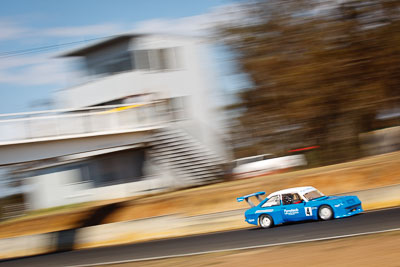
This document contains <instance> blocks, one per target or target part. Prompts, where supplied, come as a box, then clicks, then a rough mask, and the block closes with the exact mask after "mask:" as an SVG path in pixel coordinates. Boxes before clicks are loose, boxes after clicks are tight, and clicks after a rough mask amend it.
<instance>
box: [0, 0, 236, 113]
mask: <svg viewBox="0 0 400 267" xmlns="http://www.w3.org/2000/svg"><path fill="white" fill-rule="evenodd" d="M1 4H2V7H1V9H0V29H1V30H0V113H12V112H22V111H29V110H33V109H43V107H40V103H41V102H42V100H45V99H49V98H51V93H52V92H53V91H55V90H57V89H61V88H64V87H66V86H68V84H69V81H68V79H69V78H70V76H68V75H67V73H70V72H73V69H71V67H70V66H69V65H68V64H67V63H66V62H65V60H62V59H54V56H55V55H57V54H59V53H61V52H62V51H66V50H70V49H71V48H73V47H72V46H66V47H61V48H58V49H52V50H49V51H44V52H41V53H27V54H24V55H19V56H14V55H13V56H10V55H9V54H5V53H7V52H10V51H16V50H25V49H31V48H37V47H43V46H48V45H59V44H64V43H68V42H75V41H85V40H89V39H92V38H96V37H103V36H109V35H115V34H121V33H127V32H178V33H182V34H191V33H198V32H202V31H203V32H204V31H205V29H206V28H207V27H208V26H209V24H210V22H212V20H213V19H214V18H216V17H218V16H219V14H221V13H222V12H223V11H224V10H226V7H228V6H229V5H232V1H228V0H199V1H188V0H146V1H143V0H79V1H78V0H68V1H55V0H2V2H1ZM80 45H82V44H80ZM38 105H39V107H38ZM35 106H36V107H35Z"/></svg>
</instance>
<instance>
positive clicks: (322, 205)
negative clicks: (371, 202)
mask: <svg viewBox="0 0 400 267" xmlns="http://www.w3.org/2000/svg"><path fill="white" fill-rule="evenodd" d="M262 195H265V192H257V193H253V194H250V195H246V196H243V197H238V198H237V201H238V202H241V201H243V200H245V201H247V203H249V205H250V206H251V208H250V209H248V210H247V211H246V212H245V219H246V222H248V223H249V224H254V225H259V226H261V227H262V228H270V227H272V226H273V225H278V224H282V223H285V222H293V221H305V220H330V219H333V218H344V217H348V216H352V215H355V214H358V213H361V212H362V211H363V209H362V207H361V201H360V200H359V199H358V197H356V196H325V195H324V194H322V193H321V192H320V191H318V190H317V189H315V188H314V187H312V186H304V187H295V188H289V189H285V190H280V191H277V192H274V193H272V194H270V195H269V196H268V197H267V198H265V199H262V198H261V196H262ZM251 197H256V198H257V199H258V201H259V202H260V203H259V204H258V205H254V204H253V202H252V201H251V200H250V198H251Z"/></svg>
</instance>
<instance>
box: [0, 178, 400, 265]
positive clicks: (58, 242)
mask: <svg viewBox="0 0 400 267" xmlns="http://www.w3.org/2000/svg"><path fill="white" fill-rule="evenodd" d="M340 195H356V196H358V197H359V198H360V200H361V201H362V203H363V207H364V209H365V210H372V209H379V208H386V207H393V206H399V205H400V185H394V186H386V187H381V188H375V189H370V190H364V191H357V192H347V193H343V194H340ZM244 211H245V209H239V210H232V211H225V212H218V213H212V214H206V215H198V216H190V217H184V216H181V215H179V214H172V215H167V216H160V217H153V218H147V219H140V220H134V221H126V222H117V223H110V224H102V225H96V226H91V227H85V228H78V229H69V230H64V231H60V232H53V233H46V234H38V235H29V236H21V237H15V238H7V239H1V240H0V258H10V257H20V256H29V255H36V254H40V253H50V252H54V251H62V250H72V249H82V248H92V247H99V246H107V245H117V244H125V243H133V242H140V241H149V240H155V239H162V238H172V237H181V236H187V235H194V234H203V233H210V232H218V231H226V230H234V229H244V228H249V227H252V226H250V225H248V224H247V223H245V222H244V218H243V213H244Z"/></svg>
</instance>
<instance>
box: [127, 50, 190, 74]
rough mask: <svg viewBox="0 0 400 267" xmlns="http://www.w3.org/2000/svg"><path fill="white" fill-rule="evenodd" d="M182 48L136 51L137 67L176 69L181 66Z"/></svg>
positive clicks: (145, 68)
mask: <svg viewBox="0 0 400 267" xmlns="http://www.w3.org/2000/svg"><path fill="white" fill-rule="evenodd" d="M179 51H180V48H179V47H171V48H163V49H151V50H136V51H134V57H135V68H136V69H138V70H175V69H179V68H181V67H182V66H181V60H180V58H179V57H180V53H179Z"/></svg>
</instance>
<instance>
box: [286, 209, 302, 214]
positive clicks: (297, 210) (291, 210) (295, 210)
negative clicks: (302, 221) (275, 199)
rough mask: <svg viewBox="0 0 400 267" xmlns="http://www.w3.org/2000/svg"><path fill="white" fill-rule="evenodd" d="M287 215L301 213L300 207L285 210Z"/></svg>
mask: <svg viewBox="0 0 400 267" xmlns="http://www.w3.org/2000/svg"><path fill="white" fill-rule="evenodd" d="M284 213H285V215H296V214H299V209H297V208H296V209H290V210H285V211H284Z"/></svg>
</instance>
